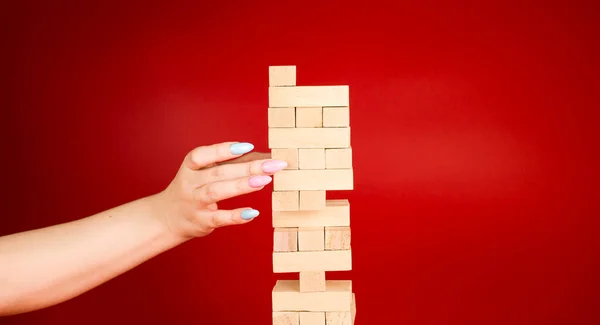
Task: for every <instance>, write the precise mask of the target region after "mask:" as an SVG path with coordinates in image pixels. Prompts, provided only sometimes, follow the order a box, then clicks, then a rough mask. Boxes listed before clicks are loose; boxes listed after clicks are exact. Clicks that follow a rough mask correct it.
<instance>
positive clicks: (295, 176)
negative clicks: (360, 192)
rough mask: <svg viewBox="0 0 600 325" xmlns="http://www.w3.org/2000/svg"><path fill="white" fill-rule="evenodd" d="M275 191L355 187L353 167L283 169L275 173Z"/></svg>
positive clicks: (328, 189)
mask: <svg viewBox="0 0 600 325" xmlns="http://www.w3.org/2000/svg"><path fill="white" fill-rule="evenodd" d="M273 189H274V190H275V191H319V190H321V191H336V190H339V191H341V190H352V189H354V174H353V170H352V169H321V170H282V171H280V172H278V173H277V174H275V175H273Z"/></svg>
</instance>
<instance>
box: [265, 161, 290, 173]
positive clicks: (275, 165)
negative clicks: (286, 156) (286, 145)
mask: <svg viewBox="0 0 600 325" xmlns="http://www.w3.org/2000/svg"><path fill="white" fill-rule="evenodd" d="M285 167H287V162H286V161H285V160H269V161H265V162H264V163H263V164H262V171H263V172H265V173H274V172H278V171H280V170H283V169H284V168H285Z"/></svg>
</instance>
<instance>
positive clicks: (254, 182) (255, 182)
mask: <svg viewBox="0 0 600 325" xmlns="http://www.w3.org/2000/svg"><path fill="white" fill-rule="evenodd" d="M248 183H249V184H250V186H252V187H261V186H264V185H267V184H269V183H271V177H269V176H263V175H260V176H253V177H251V178H250V180H249V181H248Z"/></svg>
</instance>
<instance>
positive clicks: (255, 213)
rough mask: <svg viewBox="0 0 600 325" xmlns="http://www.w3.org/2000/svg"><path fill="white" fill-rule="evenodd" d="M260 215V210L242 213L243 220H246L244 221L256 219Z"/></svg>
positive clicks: (249, 210)
mask: <svg viewBox="0 0 600 325" xmlns="http://www.w3.org/2000/svg"><path fill="white" fill-rule="evenodd" d="M258 214H259V212H258V210H254V209H247V210H244V211H242V219H244V220H250V219H254V218H256V217H257V216H258Z"/></svg>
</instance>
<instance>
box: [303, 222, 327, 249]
mask: <svg viewBox="0 0 600 325" xmlns="http://www.w3.org/2000/svg"><path fill="white" fill-rule="evenodd" d="M298 250H299V251H302V252H309V251H323V250H325V227H312V228H298Z"/></svg>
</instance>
